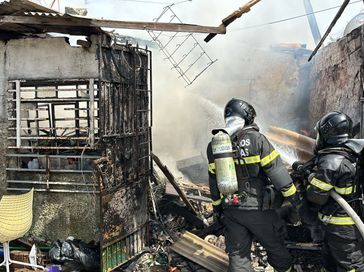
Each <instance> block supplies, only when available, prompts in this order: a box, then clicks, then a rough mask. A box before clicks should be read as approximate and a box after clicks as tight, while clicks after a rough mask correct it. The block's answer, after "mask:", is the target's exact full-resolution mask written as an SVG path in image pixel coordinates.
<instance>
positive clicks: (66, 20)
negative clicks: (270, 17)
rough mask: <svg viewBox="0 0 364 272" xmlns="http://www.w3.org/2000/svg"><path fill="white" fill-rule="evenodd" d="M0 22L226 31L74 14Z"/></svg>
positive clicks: (15, 17)
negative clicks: (80, 16) (81, 16)
mask: <svg viewBox="0 0 364 272" xmlns="http://www.w3.org/2000/svg"><path fill="white" fill-rule="evenodd" d="M255 1H256V0H255ZM0 24H28V25H52V26H69V27H108V28H124V29H140V30H155V31H171V32H189V33H215V34H225V33H226V29H225V26H224V25H221V26H218V27H214V26H201V25H194V24H180V23H161V22H138V21H117V20H103V19H93V18H78V17H74V16H44V15H27V16H21V15H4V16H0Z"/></svg>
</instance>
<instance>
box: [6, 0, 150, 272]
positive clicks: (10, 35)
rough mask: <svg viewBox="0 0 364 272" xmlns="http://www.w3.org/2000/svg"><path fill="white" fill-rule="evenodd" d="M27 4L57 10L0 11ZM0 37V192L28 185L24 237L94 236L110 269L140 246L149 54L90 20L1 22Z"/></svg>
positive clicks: (43, 13) (42, 13)
mask: <svg viewBox="0 0 364 272" xmlns="http://www.w3.org/2000/svg"><path fill="white" fill-rule="evenodd" d="M28 11H32V12H37V13H36V15H35V16H38V17H39V18H52V17H54V16H57V17H62V15H61V14H56V13H54V11H52V10H48V9H47V8H44V7H41V6H38V5H36V4H34V3H32V2H28V1H21V2H19V1H11V2H4V3H2V4H1V8H0V14H1V15H4V14H22V13H23V12H28ZM64 16H67V15H64ZM68 17H69V16H67V18H65V20H66V19H68ZM51 31H52V32H61V33H68V34H77V35H83V36H86V40H82V41H79V42H78V43H79V44H81V45H82V46H78V47H73V46H71V45H70V44H69V43H68V38H64V37H51V36H49V35H47V34H45V33H46V32H51ZM0 39H1V41H0V63H1V65H0V97H1V104H0V112H1V122H0V124H1V140H0V142H1V151H0V152H1V154H2V157H3V159H2V160H1V169H0V175H1V185H2V192H4V190H5V188H6V187H7V188H6V190H7V191H8V192H14V191H27V190H29V189H30V188H35V191H36V195H35V203H34V218H33V222H34V224H33V227H32V229H31V231H30V233H29V235H30V236H31V237H34V238H38V239H45V240H48V241H54V240H56V239H58V238H61V237H63V239H65V238H66V237H68V236H69V235H73V236H75V237H78V238H81V239H85V240H87V241H89V240H93V239H96V240H97V241H100V243H101V254H102V271H107V270H108V269H111V268H114V267H116V266H118V265H119V264H120V263H123V262H125V261H126V260H128V259H129V258H131V257H133V256H135V255H136V254H138V253H139V252H140V251H141V250H142V249H143V248H144V246H145V243H146V223H147V222H148V205H147V191H148V182H149V178H150V175H151V171H152V165H151V159H150V150H151V96H152V89H151V72H152V71H151V52H150V51H149V50H148V49H146V48H138V47H135V46H130V45H125V44H124V45H121V44H118V43H117V42H116V41H114V40H113V39H112V37H111V36H109V35H108V34H107V33H105V32H103V31H102V30H101V29H100V28H97V27H91V26H90V27H75V26H73V27H72V26H71V27H67V26H59V27H57V26H44V25H38V26H36V25H22V24H1V26H0ZM5 158H6V159H5ZM6 185H7V186H6ZM121 251H122V252H123V254H119V253H120V252H121Z"/></svg>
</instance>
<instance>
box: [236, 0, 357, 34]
mask: <svg viewBox="0 0 364 272" xmlns="http://www.w3.org/2000/svg"><path fill="white" fill-rule="evenodd" d="M359 2H363V0H356V1H354V2H351V3H349V5H352V4H356V3H359ZM340 7H341V5H340V6H335V7H331V8H326V9H321V10H317V11H314V12H310V13H305V14H302V15H297V16H293V17H289V18H285V19H280V20H275V21H272V22H269V23H264V24H259V25H251V26H247V27H242V28H233V29H231V30H230V31H240V30H247V29H252V28H259V27H263V26H267V25H274V24H278V23H283V22H287V21H291V20H295V19H298V18H302V17H306V16H308V15H312V14H317V13H322V12H326V11H329V10H333V9H338V8H340Z"/></svg>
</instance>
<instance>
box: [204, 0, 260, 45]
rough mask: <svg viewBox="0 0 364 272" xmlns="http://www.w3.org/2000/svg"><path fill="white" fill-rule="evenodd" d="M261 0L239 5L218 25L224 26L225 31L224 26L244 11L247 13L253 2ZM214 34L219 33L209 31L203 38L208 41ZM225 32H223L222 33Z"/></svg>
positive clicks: (251, 0) (257, 0)
mask: <svg viewBox="0 0 364 272" xmlns="http://www.w3.org/2000/svg"><path fill="white" fill-rule="evenodd" d="M260 1H261V0H250V1H249V2H248V3H246V4H245V5H243V6H241V7H240V8H239V9H238V10H236V11H234V12H233V13H231V14H230V15H229V16H228V17H226V18H224V19H223V20H222V24H221V25H220V26H219V27H224V28H225V31H226V27H227V26H228V25H230V24H231V23H232V22H234V21H235V20H236V19H238V18H240V17H241V16H242V15H243V14H244V13H247V12H249V11H250V8H251V7H252V6H254V5H255V4H258V3H259V2H260ZM216 34H219V33H213V32H211V33H210V34H209V35H207V37H206V38H205V39H204V41H205V42H209V41H210V40H211V39H212V38H213V37H215V36H216ZM224 34H225V33H224Z"/></svg>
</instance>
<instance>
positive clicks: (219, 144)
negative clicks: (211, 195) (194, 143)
mask: <svg viewBox="0 0 364 272" xmlns="http://www.w3.org/2000/svg"><path fill="white" fill-rule="evenodd" d="M211 146H212V154H213V157H214V161H215V173H216V180H217V187H218V189H219V191H220V193H221V194H223V195H232V194H234V193H235V192H237V191H238V180H237V177H236V171H235V162H234V153H233V147H232V143H231V139H230V136H229V134H228V133H227V132H226V131H224V130H219V131H218V132H217V133H216V134H215V135H214V136H213V137H212V140H211Z"/></svg>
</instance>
